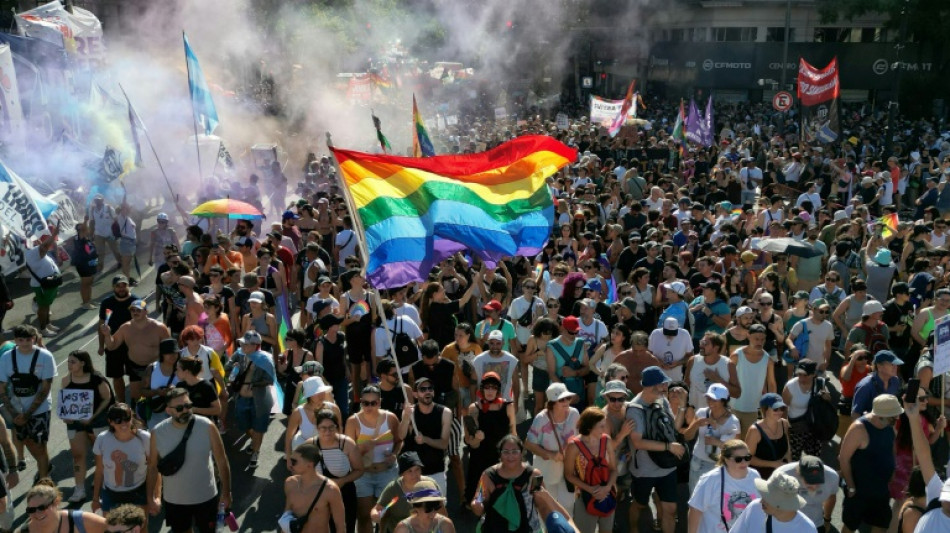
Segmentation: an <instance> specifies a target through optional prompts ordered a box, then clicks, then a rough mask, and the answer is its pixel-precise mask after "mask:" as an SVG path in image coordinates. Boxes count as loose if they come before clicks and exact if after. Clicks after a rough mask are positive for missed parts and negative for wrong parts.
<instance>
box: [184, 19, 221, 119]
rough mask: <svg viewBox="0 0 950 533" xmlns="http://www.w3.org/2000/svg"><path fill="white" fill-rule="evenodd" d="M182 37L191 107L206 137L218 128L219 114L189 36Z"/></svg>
mask: <svg viewBox="0 0 950 533" xmlns="http://www.w3.org/2000/svg"><path fill="white" fill-rule="evenodd" d="M181 36H182V37H183V38H184V40H185V62H186V63H187V65H188V90H189V92H191V107H192V109H194V112H195V121H196V122H197V123H198V124H199V125H201V128H202V129H203V130H204V133H205V135H211V134H212V133H214V129H215V128H216V127H218V112H217V110H215V108H214V100H212V99H211V91H210V90H209V89H208V83H207V82H206V81H205V75H204V73H203V72H202V71H201V65H199V64H198V58H197V57H196V56H195V53H194V51H192V49H191V45H190V44H189V43H188V36H187V35H185V32H182V34H181Z"/></svg>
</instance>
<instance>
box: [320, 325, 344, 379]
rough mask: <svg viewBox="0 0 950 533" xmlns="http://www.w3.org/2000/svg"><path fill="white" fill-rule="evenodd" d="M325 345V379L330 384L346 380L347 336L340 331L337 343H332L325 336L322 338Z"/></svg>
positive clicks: (321, 340) (321, 341)
mask: <svg viewBox="0 0 950 533" xmlns="http://www.w3.org/2000/svg"><path fill="white" fill-rule="evenodd" d="M319 342H320V344H322V345H323V377H324V379H326V380H327V382H328V383H336V382H339V381H341V380H344V379H346V356H345V353H344V352H345V350H346V335H344V334H343V333H342V332H340V331H338V332H337V333H336V342H332V341H330V339H328V338H327V337H326V336H325V335H324V336H323V337H320V341H319Z"/></svg>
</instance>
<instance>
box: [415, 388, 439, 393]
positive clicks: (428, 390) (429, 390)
mask: <svg viewBox="0 0 950 533" xmlns="http://www.w3.org/2000/svg"><path fill="white" fill-rule="evenodd" d="M416 390H417V391H419V392H432V391H434V390H435V387H419V388H418V389H416Z"/></svg>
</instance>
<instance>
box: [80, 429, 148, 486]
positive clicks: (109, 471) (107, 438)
mask: <svg viewBox="0 0 950 533" xmlns="http://www.w3.org/2000/svg"><path fill="white" fill-rule="evenodd" d="M150 438H151V436H150V435H149V433H148V431H142V430H140V431H138V432H136V434H135V435H134V436H133V437H132V440H130V441H128V442H122V441H120V440H119V439H117V438H115V434H113V433H112V432H111V431H108V430H106V431H103V432H102V433H100V434H99V436H98V437H96V442H95V444H93V445H92V453H94V454H96V455H98V456H100V457H102V467H103V468H102V470H103V474H104V475H103V477H102V481H103V484H104V485H105V487H106V488H108V489H109V490H111V491H114V492H128V491H130V490H134V489H136V488H138V487H141V486H142V484H143V483H145V475H146V473H148V468H146V466H145V461H146V459H147V458H148V453H149V447H150V446H151V444H150Z"/></svg>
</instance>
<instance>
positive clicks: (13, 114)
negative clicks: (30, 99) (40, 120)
mask: <svg viewBox="0 0 950 533" xmlns="http://www.w3.org/2000/svg"><path fill="white" fill-rule="evenodd" d="M22 134H23V108H22V107H20V89H19V87H18V85H17V81H16V71H15V70H14V68H13V52H11V51H10V45H9V44H2V45H0V137H3V138H6V139H19V138H20V136H21V135H22Z"/></svg>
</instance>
